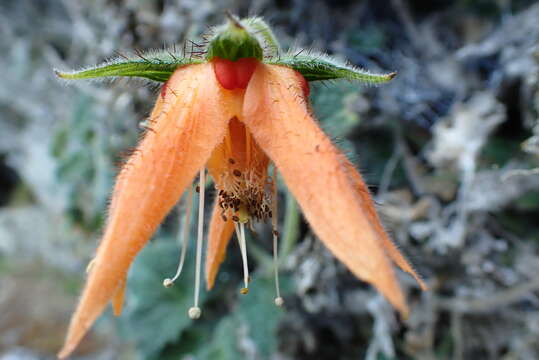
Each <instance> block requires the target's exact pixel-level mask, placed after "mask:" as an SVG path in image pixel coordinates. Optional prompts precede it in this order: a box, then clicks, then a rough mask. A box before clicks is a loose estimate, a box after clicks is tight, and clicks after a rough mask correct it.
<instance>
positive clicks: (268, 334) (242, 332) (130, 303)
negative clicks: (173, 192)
mask: <svg viewBox="0 0 539 360" xmlns="http://www.w3.org/2000/svg"><path fill="white" fill-rule="evenodd" d="M178 254H179V249H178V245H177V244H176V242H175V241H174V240H173V239H171V238H170V237H158V238H157V239H155V240H154V241H153V242H152V243H151V244H149V245H148V246H147V247H146V248H145V249H144V250H143V251H142V252H141V253H140V255H139V256H138V258H137V260H136V261H135V262H134V264H133V270H132V271H131V273H130V276H129V280H128V287H127V289H128V291H127V296H126V306H125V308H124V311H123V314H122V316H121V317H120V318H119V319H118V321H119V323H120V325H121V326H120V328H121V330H122V331H121V333H122V334H123V336H124V337H125V338H126V340H128V341H130V342H132V343H134V344H135V347H136V349H137V352H138V353H139V354H140V355H141V357H142V358H144V359H177V358H179V357H180V358H181V356H185V355H188V354H193V355H196V358H197V359H200V360H227V359H238V358H241V357H242V356H243V355H242V348H241V342H242V341H243V340H245V339H250V340H252V341H253V343H254V344H255V348H256V351H257V352H258V353H259V355H260V356H262V358H263V359H268V358H269V356H270V355H271V354H274V353H275V351H276V346H277V337H276V336H275V335H276V332H277V328H278V324H279V321H280V319H281V317H282V316H283V315H284V311H285V310H284V309H281V308H278V307H276V306H275V305H274V303H273V298H274V296H275V288H274V283H273V278H272V277H268V275H267V274H265V273H263V272H257V273H255V274H253V277H252V282H251V286H250V292H249V294H247V295H240V294H239V292H236V294H237V295H236V296H237V297H238V301H237V302H236V304H235V306H234V308H233V309H231V311H228V310H227V311H226V312H225V313H222V314H216V313H215V312H214V311H215V310H212V305H211V303H214V302H221V303H224V302H225V301H226V300H225V298H224V296H223V293H222V289H220V288H222V285H220V284H219V283H218V284H217V285H216V289H215V290H213V291H211V292H207V293H206V292H204V291H203V292H202V296H201V302H202V306H201V307H202V311H203V316H202V318H201V319H199V320H197V321H195V322H193V321H192V320H191V319H189V317H188V316H187V310H188V309H189V307H191V306H192V301H193V287H194V251H192V246H191V251H189V252H188V254H187V257H186V262H185V266H184V270H183V272H182V275H181V277H180V278H179V280H178V281H177V282H176V283H175V285H174V286H173V287H171V288H165V287H163V286H162V282H163V278H165V277H167V276H169V275H170V274H172V273H173V272H174V271H175V267H176V262H177V259H178ZM281 285H282V291H283V293H284V294H286V293H288V292H289V291H290V289H291V283H290V280H289V278H288V277H287V276H283V277H282V279H281ZM156 334H158V336H156Z"/></svg>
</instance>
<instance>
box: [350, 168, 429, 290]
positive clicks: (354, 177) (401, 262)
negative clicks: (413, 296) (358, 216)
mask: <svg viewBox="0 0 539 360" xmlns="http://www.w3.org/2000/svg"><path fill="white" fill-rule="evenodd" d="M345 166H346V169H347V171H348V176H349V177H350V180H351V181H352V183H353V184H354V187H355V189H356V191H357V193H358V195H359V197H360V198H361V200H362V202H361V206H362V207H363V209H364V212H365V215H366V216H367V217H368V219H369V222H370V223H371V224H372V225H373V226H374V228H375V229H376V232H377V233H378V236H379V238H380V241H381V242H382V246H383V247H384V250H385V252H386V253H387V255H388V256H389V257H390V258H391V260H393V261H394V262H395V263H396V264H397V265H398V266H399V267H400V268H401V269H402V270H403V271H406V272H407V273H408V274H410V275H412V276H413V278H414V279H415V280H416V281H417V282H418V284H419V286H420V287H421V289H422V290H427V289H428V287H427V284H425V282H424V281H423V279H421V277H420V276H419V274H417V272H416V271H415V270H414V268H413V267H412V265H411V264H410V263H409V262H408V261H407V260H406V258H405V257H404V255H402V253H401V252H400V251H399V249H398V248H397V246H396V245H395V244H394V243H393V241H391V239H390V238H389V236H388V235H387V232H386V231H385V229H384V226H383V225H382V222H381V221H380V218H379V217H378V214H377V213H376V209H375V207H374V201H372V197H371V195H370V192H369V189H368V187H367V185H366V184H365V182H364V181H363V179H362V178H361V175H360V174H359V172H358V171H357V170H356V169H355V168H354V165H353V164H352V163H351V162H350V161H349V160H346V162H345Z"/></svg>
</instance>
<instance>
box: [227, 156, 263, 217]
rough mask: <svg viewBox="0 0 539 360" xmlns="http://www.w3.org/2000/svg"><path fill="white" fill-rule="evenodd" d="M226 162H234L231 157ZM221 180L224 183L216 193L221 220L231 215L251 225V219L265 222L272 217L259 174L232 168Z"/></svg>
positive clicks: (231, 163) (232, 163)
mask: <svg viewBox="0 0 539 360" xmlns="http://www.w3.org/2000/svg"><path fill="white" fill-rule="evenodd" d="M228 162H229V164H230V165H234V164H235V163H236V162H235V161H234V159H232V158H231V159H229V160H228ZM222 180H223V181H222V183H223V184H224V185H223V188H222V189H220V190H219V193H218V196H219V199H218V204H219V206H220V207H221V217H222V218H223V221H225V222H226V221H227V220H228V218H229V217H231V218H232V220H233V221H234V222H240V223H249V225H252V221H256V222H265V221H266V220H267V219H269V218H271V217H272V215H273V214H272V211H271V198H270V197H269V196H268V194H267V192H266V189H265V186H264V185H265V180H264V179H262V176H261V175H259V174H256V173H255V171H248V172H247V173H242V172H241V171H240V170H239V169H236V168H233V169H231V171H230V172H229V173H228V174H225V175H224V176H223V179H222Z"/></svg>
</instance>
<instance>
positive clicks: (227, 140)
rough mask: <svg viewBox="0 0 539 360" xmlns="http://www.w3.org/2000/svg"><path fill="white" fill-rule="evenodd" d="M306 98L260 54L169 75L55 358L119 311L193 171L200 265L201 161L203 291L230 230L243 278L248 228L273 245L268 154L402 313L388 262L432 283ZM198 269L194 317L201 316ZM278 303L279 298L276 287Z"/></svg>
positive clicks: (303, 86)
mask: <svg viewBox="0 0 539 360" xmlns="http://www.w3.org/2000/svg"><path fill="white" fill-rule="evenodd" d="M236 26H237V24H236ZM64 77H66V76H64ZM308 103H309V102H308V86H307V81H306V80H305V78H304V77H303V76H302V75H301V74H300V73H299V72H297V71H295V70H293V69H292V68H290V67H287V66H282V65H272V64H267V63H264V62H262V61H260V59H258V58H255V57H252V58H246V57H243V58H240V59H236V61H232V60H228V59H223V58H221V57H218V56H214V57H213V58H211V59H210V61H208V62H204V63H200V64H190V65H186V66H182V67H178V68H177V70H175V71H174V72H173V74H172V75H171V76H170V78H168V80H167V81H166V83H165V85H164V86H163V91H162V92H161V94H160V95H159V96H158V99H157V102H156V104H155V107H154V109H153V112H152V114H151V117H150V129H151V131H147V132H146V134H145V136H144V138H143V139H142V141H141V142H140V144H139V146H138V148H137V150H136V151H135V152H134V154H133V155H132V156H131V158H130V159H129V160H128V161H127V163H126V164H125V165H124V167H123V168H122V170H121V172H120V174H119V176H118V179H117V182H116V186H115V188H114V192H113V196H112V203H111V206H110V211H109V217H108V221H107V225H106V229H105V233H104V236H103V240H102V241H101V244H100V246H99V248H98V250H97V255H96V257H95V259H94V261H93V262H92V266H91V269H90V271H89V277H88V281H87V284H86V287H85V288H84V291H83V293H82V297H81V299H80V302H79V304H78V307H77V310H76V312H75V313H74V315H73V317H72V319H71V324H70V327H69V331H68V334H67V339H66V342H65V345H64V347H63V349H62V350H61V351H60V353H59V357H60V358H65V357H67V356H69V354H70V353H71V352H72V351H73V350H74V349H75V347H76V346H77V344H78V343H79V342H80V340H81V339H82V337H83V336H84V334H85V333H86V332H87V331H88V329H89V328H90V327H91V326H92V324H93V323H94V321H95V320H96V318H97V317H98V316H99V315H100V314H101V313H102V312H103V311H104V309H105V307H106V306H107V304H108V303H109V302H112V304H113V309H114V313H115V315H119V314H120V313H121V309H122V302H123V297H124V289H125V284H126V276H127V272H128V269H129V266H130V264H131V263H132V261H133V260H134V258H135V256H136V255H137V253H138V252H139V251H140V250H141V249H142V247H143V246H144V245H145V244H146V243H147V241H148V240H149V238H150V237H151V236H152V234H153V233H154V231H155V230H156V229H157V227H158V226H159V224H160V223H161V222H162V221H163V219H164V217H165V216H166V215H167V213H168V212H169V211H170V209H171V208H172V207H173V206H174V205H175V204H176V203H177V202H178V200H179V198H180V197H181V195H182V193H184V191H185V190H186V189H187V188H188V187H189V186H190V184H191V183H192V182H193V180H194V178H195V177H196V176H197V174H200V183H201V186H200V198H199V200H200V204H201V205H202V206H201V207H200V209H199V211H200V212H199V233H198V242H197V261H196V262H197V267H200V256H201V255H200V253H201V249H202V237H203V234H202V230H203V226H202V219H203V216H201V215H203V205H204V198H205V189H204V186H203V185H204V176H205V170H204V169H205V168H207V169H208V171H209V173H210V175H211V176H212V177H213V179H214V181H215V188H216V191H217V193H218V195H217V199H216V201H215V205H214V209H213V213H212V216H211V221H210V225H209V229H210V230H209V236H208V247H207V257H206V281H207V287H208V289H210V288H211V287H212V286H213V284H214V281H215V277H216V274H217V271H218V268H219V265H220V263H221V262H222V261H223V258H224V256H225V251H226V247H227V244H228V242H229V240H230V238H231V236H232V234H233V233H234V231H236V233H237V234H238V238H239V240H240V248H241V251H242V256H243V259H244V265H245V268H244V269H245V277H246V278H247V271H246V262H247V258H246V244H245V236H244V232H245V225H246V224H247V225H249V224H250V223H252V222H254V221H265V220H268V219H269V218H272V221H273V225H274V244H275V242H276V240H277V231H276V216H272V215H275V214H274V212H275V210H276V203H275V201H276V199H275V178H274V177H272V176H271V175H269V174H268V167H269V166H270V164H271V163H273V165H274V167H275V168H276V169H278V171H280V173H281V175H282V178H283V179H284V182H285V183H286V185H287V186H288V188H289V190H290V192H291V193H292V194H293V195H294V196H295V198H296V199H297V202H298V203H299V205H300V207H301V209H302V211H303V213H304V215H305V218H306V219H307V221H308V222H309V224H310V225H311V227H312V229H313V231H314V232H315V234H316V235H317V236H318V237H319V238H320V239H321V240H322V241H323V243H324V244H325V245H326V246H327V247H328V248H329V249H330V250H331V251H332V252H333V254H334V255H335V256H336V257H337V258H338V259H339V260H340V261H342V262H343V263H344V264H345V265H346V266H347V267H348V268H349V269H350V270H351V271H352V272H353V273H354V274H355V275H356V276H357V277H358V278H360V279H362V280H364V281H367V282H370V283H372V284H373V285H374V286H375V287H376V288H377V289H378V290H379V291H380V292H381V293H382V294H384V296H385V297H386V298H387V299H388V300H389V301H390V302H391V303H392V304H393V305H394V306H395V307H396V308H397V309H398V310H399V311H400V312H401V314H402V315H403V316H404V317H406V316H407V314H408V308H407V306H406V302H405V299H404V295H403V293H402V290H401V288H400V287H399V284H398V282H397V280H396V277H395V274H394V271H393V267H392V265H391V261H393V262H395V263H396V264H397V265H398V266H399V267H401V268H402V269H403V270H404V271H406V272H408V273H410V274H411V275H412V276H414V277H415V278H416V280H417V281H418V282H419V284H420V285H421V287H422V288H426V286H425V284H424V283H423V282H422V280H421V279H420V278H419V277H418V276H417V274H416V273H415V272H414V270H413V269H412V267H411V266H410V265H409V264H408V262H407V261H406V260H405V258H404V257H403V256H402V255H401V254H400V252H399V251H398V250H397V248H396V247H395V245H393V243H392V242H391V241H390V240H389V238H388V236H387V235H386V233H385V231H384V229H383V226H382V224H381V223H380V221H379V219H378V216H377V214H376V211H375V208H374V205H373V201H372V199H371V196H370V194H369V191H368V189H367V187H366V185H365V184H364V182H363V180H362V179H361V176H360V175H359V173H358V172H357V171H356V170H355V169H354V167H353V166H352V165H351V163H350V162H349V161H348V160H347V159H346V157H345V156H344V155H343V154H342V153H341V152H340V151H339V150H338V149H337V148H336V147H335V146H334V145H333V144H332V143H331V141H330V140H329V139H328V137H327V136H326V135H325V134H324V133H323V131H322V130H321V129H320V127H319V126H318V123H317V121H316V120H315V119H314V118H313V116H312V114H311V112H310V109H309V105H308ZM199 274H200V273H199V272H197V283H196V286H197V290H196V292H195V297H196V298H195V306H194V307H193V308H191V309H190V310H189V315H190V316H191V317H193V318H197V317H198V316H200V309H199V308H198V280H199ZM247 281H248V280H247V279H245V290H244V292H246V291H247V290H246V288H247ZM172 282H173V280H169V279H167V281H166V282H165V285H170V284H172ZM276 303H278V304H280V303H282V299H281V298H280V297H279V296H278V298H277V299H276Z"/></svg>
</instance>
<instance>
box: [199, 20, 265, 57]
mask: <svg viewBox="0 0 539 360" xmlns="http://www.w3.org/2000/svg"><path fill="white" fill-rule="evenodd" d="M227 15H228V20H229V21H228V23H227V24H225V25H223V26H222V27H220V28H218V29H217V30H216V34H215V36H214V37H213V39H211V40H210V43H209V44H208V48H207V54H206V59H207V60H211V59H213V58H214V57H219V58H222V59H227V60H231V61H236V60H238V59H241V58H255V59H258V60H262V59H263V57H264V51H263V49H262V47H261V46H260V43H259V42H258V40H257V39H256V37H255V36H253V35H251V34H250V33H249V31H247V29H246V28H245V27H244V26H243V25H242V24H241V23H240V21H239V20H238V19H236V18H235V17H233V16H232V15H229V14H227Z"/></svg>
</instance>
